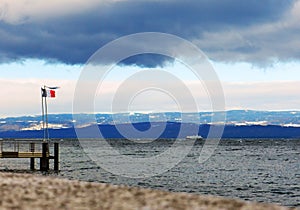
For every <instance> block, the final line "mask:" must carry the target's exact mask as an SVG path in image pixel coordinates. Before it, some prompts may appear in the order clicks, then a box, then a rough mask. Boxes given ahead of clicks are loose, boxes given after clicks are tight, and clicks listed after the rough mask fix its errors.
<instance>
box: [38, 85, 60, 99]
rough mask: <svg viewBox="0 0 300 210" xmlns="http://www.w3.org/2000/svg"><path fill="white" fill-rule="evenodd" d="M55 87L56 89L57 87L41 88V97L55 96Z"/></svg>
mask: <svg viewBox="0 0 300 210" xmlns="http://www.w3.org/2000/svg"><path fill="white" fill-rule="evenodd" d="M55 89H57V87H54V88H49V89H46V88H41V91H42V97H49V98H55V96H56V92H55Z"/></svg>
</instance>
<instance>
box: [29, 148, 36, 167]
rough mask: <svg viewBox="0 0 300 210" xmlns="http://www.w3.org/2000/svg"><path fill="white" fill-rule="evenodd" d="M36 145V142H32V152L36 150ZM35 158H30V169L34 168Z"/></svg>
mask: <svg viewBox="0 0 300 210" xmlns="http://www.w3.org/2000/svg"><path fill="white" fill-rule="evenodd" d="M34 148H35V145H34V143H30V152H34ZM34 165H35V164H34V158H33V157H31V158H30V170H34Z"/></svg>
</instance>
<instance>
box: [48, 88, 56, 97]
mask: <svg viewBox="0 0 300 210" xmlns="http://www.w3.org/2000/svg"><path fill="white" fill-rule="evenodd" d="M49 92H50V97H51V98H55V90H50V91H49Z"/></svg>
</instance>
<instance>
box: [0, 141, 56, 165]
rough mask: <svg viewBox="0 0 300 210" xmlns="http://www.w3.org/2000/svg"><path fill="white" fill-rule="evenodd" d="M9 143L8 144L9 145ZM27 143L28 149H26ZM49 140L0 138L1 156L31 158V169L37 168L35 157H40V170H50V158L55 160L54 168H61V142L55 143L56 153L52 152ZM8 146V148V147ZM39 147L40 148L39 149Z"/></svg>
mask: <svg viewBox="0 0 300 210" xmlns="http://www.w3.org/2000/svg"><path fill="white" fill-rule="evenodd" d="M7 145H8V146H7ZM26 145H27V149H26ZM49 145H50V144H49V142H46V141H43V140H39V141H37V140H36V141H30V140H23V141H22V140H17V139H14V140H7V141H6V140H0V158H30V169H31V170H35V158H39V159H40V170H41V171H48V170H49V160H50V159H53V160H54V170H55V171H58V170H59V144H58V143H57V142H55V143H53V145H54V149H53V150H54V154H53V155H51V154H50V150H49ZM5 146H7V147H8V148H6V147H5ZM37 148H38V149H37Z"/></svg>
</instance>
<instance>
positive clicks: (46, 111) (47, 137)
mask: <svg viewBox="0 0 300 210" xmlns="http://www.w3.org/2000/svg"><path fill="white" fill-rule="evenodd" d="M44 88H45V89H46V86H44ZM45 113H46V139H47V141H48V140H49V130H48V105H47V97H45Z"/></svg>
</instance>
